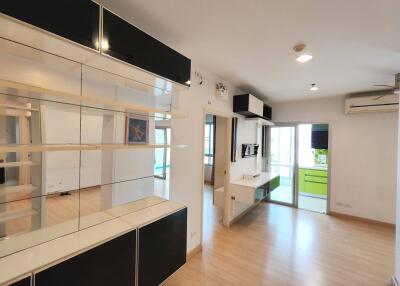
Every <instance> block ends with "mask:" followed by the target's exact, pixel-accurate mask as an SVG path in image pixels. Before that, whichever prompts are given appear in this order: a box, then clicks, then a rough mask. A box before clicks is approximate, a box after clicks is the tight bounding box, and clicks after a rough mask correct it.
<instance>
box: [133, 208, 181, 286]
mask: <svg viewBox="0 0 400 286" xmlns="http://www.w3.org/2000/svg"><path fill="white" fill-rule="evenodd" d="M186 232H187V209H186V208H185V209H183V210H180V211H178V212H176V213H173V214H171V215H169V216H167V217H165V218H162V219H160V220H158V221H156V222H153V223H151V224H149V225H146V226H144V227H142V228H140V229H139V242H138V245H139V253H138V254H139V258H138V267H139V269H138V276H139V277H138V281H139V283H138V285H139V286H156V285H159V284H160V283H161V282H163V281H164V280H165V279H167V278H168V277H169V276H170V275H171V274H173V273H174V272H175V271H176V270H178V269H179V268H180V267H181V266H182V265H184V264H185V262H186Z"/></svg>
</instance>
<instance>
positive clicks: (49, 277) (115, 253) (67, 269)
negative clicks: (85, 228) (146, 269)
mask: <svg viewBox="0 0 400 286" xmlns="http://www.w3.org/2000/svg"><path fill="white" fill-rule="evenodd" d="M135 253H136V231H132V232H130V233H128V234H125V235H123V236H120V237H118V238H115V239H113V240H111V241H109V242H106V243H104V244H102V245H100V246H98V247H96V248H93V249H91V250H88V251H86V252H84V253H82V254H80V255H78V256H75V257H73V258H71V259H68V260H66V261H64V262H62V263H60V264H57V265H55V266H52V267H50V268H48V269H46V270H44V271H42V272H39V273H37V274H36V275H35V286H56V285H57V286H72V285H74V286H110V285H113V286H131V285H134V284H135V255H136V254H135Z"/></svg>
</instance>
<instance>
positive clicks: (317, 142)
mask: <svg viewBox="0 0 400 286" xmlns="http://www.w3.org/2000/svg"><path fill="white" fill-rule="evenodd" d="M311 148H314V149H328V125H327V124H313V125H312V128H311Z"/></svg>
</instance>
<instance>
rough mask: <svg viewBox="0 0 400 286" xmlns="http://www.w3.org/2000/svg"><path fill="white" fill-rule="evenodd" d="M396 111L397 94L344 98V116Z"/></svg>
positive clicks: (397, 106) (397, 108) (397, 105)
mask: <svg viewBox="0 0 400 286" xmlns="http://www.w3.org/2000/svg"><path fill="white" fill-rule="evenodd" d="M397 110H399V95H397V94H388V95H375V96H363V97H353V98H346V100H345V107H344V112H345V113H346V114H354V113H364V112H389V111H397Z"/></svg>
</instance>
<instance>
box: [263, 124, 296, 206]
mask: <svg viewBox="0 0 400 286" xmlns="http://www.w3.org/2000/svg"><path fill="white" fill-rule="evenodd" d="M270 140H271V141H270V159H271V172H273V173H276V174H280V186H279V187H278V188H276V189H275V190H273V191H272V192H271V193H270V194H269V200H270V201H272V202H277V203H281V204H286V205H295V201H296V200H295V198H296V196H295V174H296V172H295V170H296V126H295V125H286V126H274V127H271V136H270Z"/></svg>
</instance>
